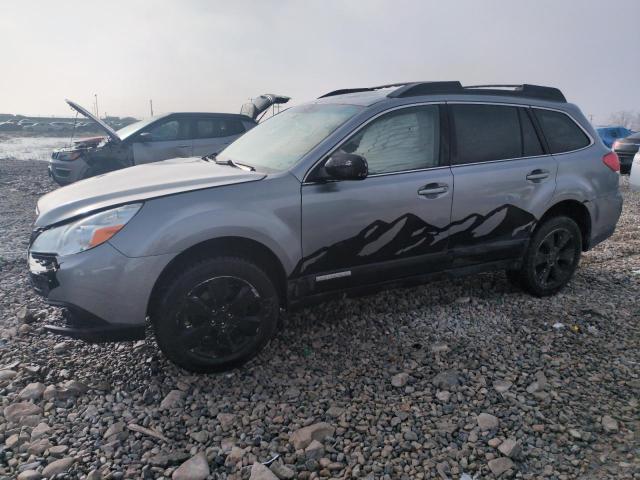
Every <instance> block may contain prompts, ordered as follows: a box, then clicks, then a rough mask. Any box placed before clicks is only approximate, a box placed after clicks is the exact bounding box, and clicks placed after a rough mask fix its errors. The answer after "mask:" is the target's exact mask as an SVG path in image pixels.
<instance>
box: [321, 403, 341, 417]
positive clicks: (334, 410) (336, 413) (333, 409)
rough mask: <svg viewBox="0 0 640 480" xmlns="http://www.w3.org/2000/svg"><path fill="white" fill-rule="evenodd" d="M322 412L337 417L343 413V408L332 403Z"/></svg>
mask: <svg viewBox="0 0 640 480" xmlns="http://www.w3.org/2000/svg"><path fill="white" fill-rule="evenodd" d="M324 413H325V415H327V416H329V417H334V418H338V417H339V416H340V415H342V414H343V413H344V408H342V407H338V406H335V405H332V406H331V407H329V408H328V409H327V411H326V412H324Z"/></svg>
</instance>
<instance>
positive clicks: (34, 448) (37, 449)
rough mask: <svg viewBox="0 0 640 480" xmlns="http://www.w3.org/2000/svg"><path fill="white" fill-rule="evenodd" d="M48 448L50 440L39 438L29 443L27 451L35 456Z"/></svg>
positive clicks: (40, 454)
mask: <svg viewBox="0 0 640 480" xmlns="http://www.w3.org/2000/svg"><path fill="white" fill-rule="evenodd" d="M49 448H51V442H50V441H49V440H48V439H47V438H41V439H39V440H35V441H33V442H31V443H30V444H29V447H28V448H27V453H29V454H30V455H35V456H36V457H41V456H42V454H43V453H44V452H46V451H47V450H48V449H49Z"/></svg>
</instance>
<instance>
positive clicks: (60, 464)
mask: <svg viewBox="0 0 640 480" xmlns="http://www.w3.org/2000/svg"><path fill="white" fill-rule="evenodd" d="M74 462H75V459H74V458H71V457H67V458H61V459H60V460H54V461H53V462H51V463H50V464H49V465H47V466H46V467H44V470H43V471H42V475H43V476H44V477H53V476H55V475H59V474H61V473H64V472H66V471H67V470H69V468H71V465H73V464H74Z"/></svg>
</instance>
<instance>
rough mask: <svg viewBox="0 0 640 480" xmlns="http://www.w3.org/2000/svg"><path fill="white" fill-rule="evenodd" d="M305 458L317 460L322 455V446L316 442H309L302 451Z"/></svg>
mask: <svg viewBox="0 0 640 480" xmlns="http://www.w3.org/2000/svg"><path fill="white" fill-rule="evenodd" d="M304 453H305V455H306V457H307V458H309V459H311V460H318V459H320V457H322V456H323V455H324V445H323V444H322V443H320V442H319V441H318V440H311V443H310V444H309V445H307V447H306V448H305V449H304Z"/></svg>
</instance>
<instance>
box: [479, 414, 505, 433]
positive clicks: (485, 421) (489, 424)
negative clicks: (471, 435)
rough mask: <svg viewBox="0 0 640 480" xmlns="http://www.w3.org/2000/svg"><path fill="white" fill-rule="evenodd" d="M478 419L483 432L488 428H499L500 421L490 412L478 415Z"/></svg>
mask: <svg viewBox="0 0 640 480" xmlns="http://www.w3.org/2000/svg"><path fill="white" fill-rule="evenodd" d="M476 420H477V422H478V427H480V430H482V431H483V432H484V431H486V430H493V429H495V428H498V425H500V421H499V420H498V418H497V417H494V416H493V415H491V414H489V413H481V414H480V415H478V417H477V419H476Z"/></svg>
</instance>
